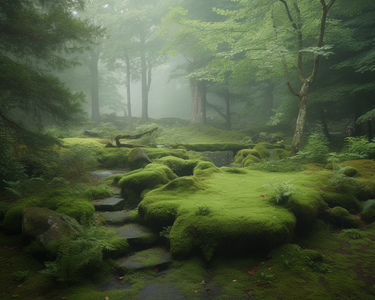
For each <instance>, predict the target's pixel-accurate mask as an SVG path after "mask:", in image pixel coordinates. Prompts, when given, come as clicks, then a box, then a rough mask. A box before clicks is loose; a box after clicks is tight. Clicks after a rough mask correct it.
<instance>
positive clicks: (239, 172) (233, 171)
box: [220, 167, 248, 174]
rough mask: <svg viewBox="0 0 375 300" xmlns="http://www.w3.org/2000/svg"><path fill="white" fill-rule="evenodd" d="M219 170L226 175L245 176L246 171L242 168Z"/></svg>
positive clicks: (222, 168) (223, 168)
mask: <svg viewBox="0 0 375 300" xmlns="http://www.w3.org/2000/svg"><path fill="white" fill-rule="evenodd" d="M220 170H222V171H224V172H228V173H235V174H247V173H248V172H247V170H245V169H243V168H233V167H221V168H220Z"/></svg>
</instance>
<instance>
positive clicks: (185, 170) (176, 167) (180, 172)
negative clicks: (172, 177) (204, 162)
mask: <svg viewBox="0 0 375 300" xmlns="http://www.w3.org/2000/svg"><path fill="white" fill-rule="evenodd" d="M154 163H156V164H158V163H159V164H164V165H166V166H167V167H169V168H170V169H171V170H172V171H173V173H175V174H176V175H177V176H179V177H181V176H189V175H193V170H194V168H195V166H196V165H197V163H198V162H197V161H193V160H184V159H181V158H178V157H174V156H165V157H162V158H160V159H157V160H154Z"/></svg>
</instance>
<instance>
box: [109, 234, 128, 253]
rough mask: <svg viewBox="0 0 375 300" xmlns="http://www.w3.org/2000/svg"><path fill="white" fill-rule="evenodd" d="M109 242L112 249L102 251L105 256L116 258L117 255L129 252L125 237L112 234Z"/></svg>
mask: <svg viewBox="0 0 375 300" xmlns="http://www.w3.org/2000/svg"><path fill="white" fill-rule="evenodd" d="M109 244H110V245H111V246H113V247H114V248H115V249H114V250H106V251H105V252H104V256H105V257H111V258H118V257H119V256H122V255H125V254H127V253H128V252H129V250H130V246H129V244H128V241H127V239H126V238H123V237H118V236H114V237H113V238H112V239H111V240H110V241H109Z"/></svg>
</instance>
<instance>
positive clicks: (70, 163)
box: [60, 146, 99, 176]
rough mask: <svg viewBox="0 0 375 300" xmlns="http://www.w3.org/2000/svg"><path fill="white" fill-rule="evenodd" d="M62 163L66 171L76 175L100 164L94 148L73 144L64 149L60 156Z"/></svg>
mask: <svg viewBox="0 0 375 300" xmlns="http://www.w3.org/2000/svg"><path fill="white" fill-rule="evenodd" d="M60 163H61V165H60V166H61V168H62V169H63V170H64V171H65V172H67V173H71V174H72V175H75V176H80V175H81V174H82V173H85V172H86V171H88V170H92V169H95V168H96V167H97V166H98V165H99V163H98V161H97V157H96V155H95V153H94V152H93V151H92V149H90V148H87V147H83V146H73V147H71V148H70V149H67V150H66V151H64V152H63V153H62V154H61V156H60Z"/></svg>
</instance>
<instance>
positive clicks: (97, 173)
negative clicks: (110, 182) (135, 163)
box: [90, 170, 126, 178]
mask: <svg viewBox="0 0 375 300" xmlns="http://www.w3.org/2000/svg"><path fill="white" fill-rule="evenodd" d="M124 173H126V171H110V170H98V171H92V172H90V176H97V177H99V178H105V177H109V176H112V175H116V174H124Z"/></svg>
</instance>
